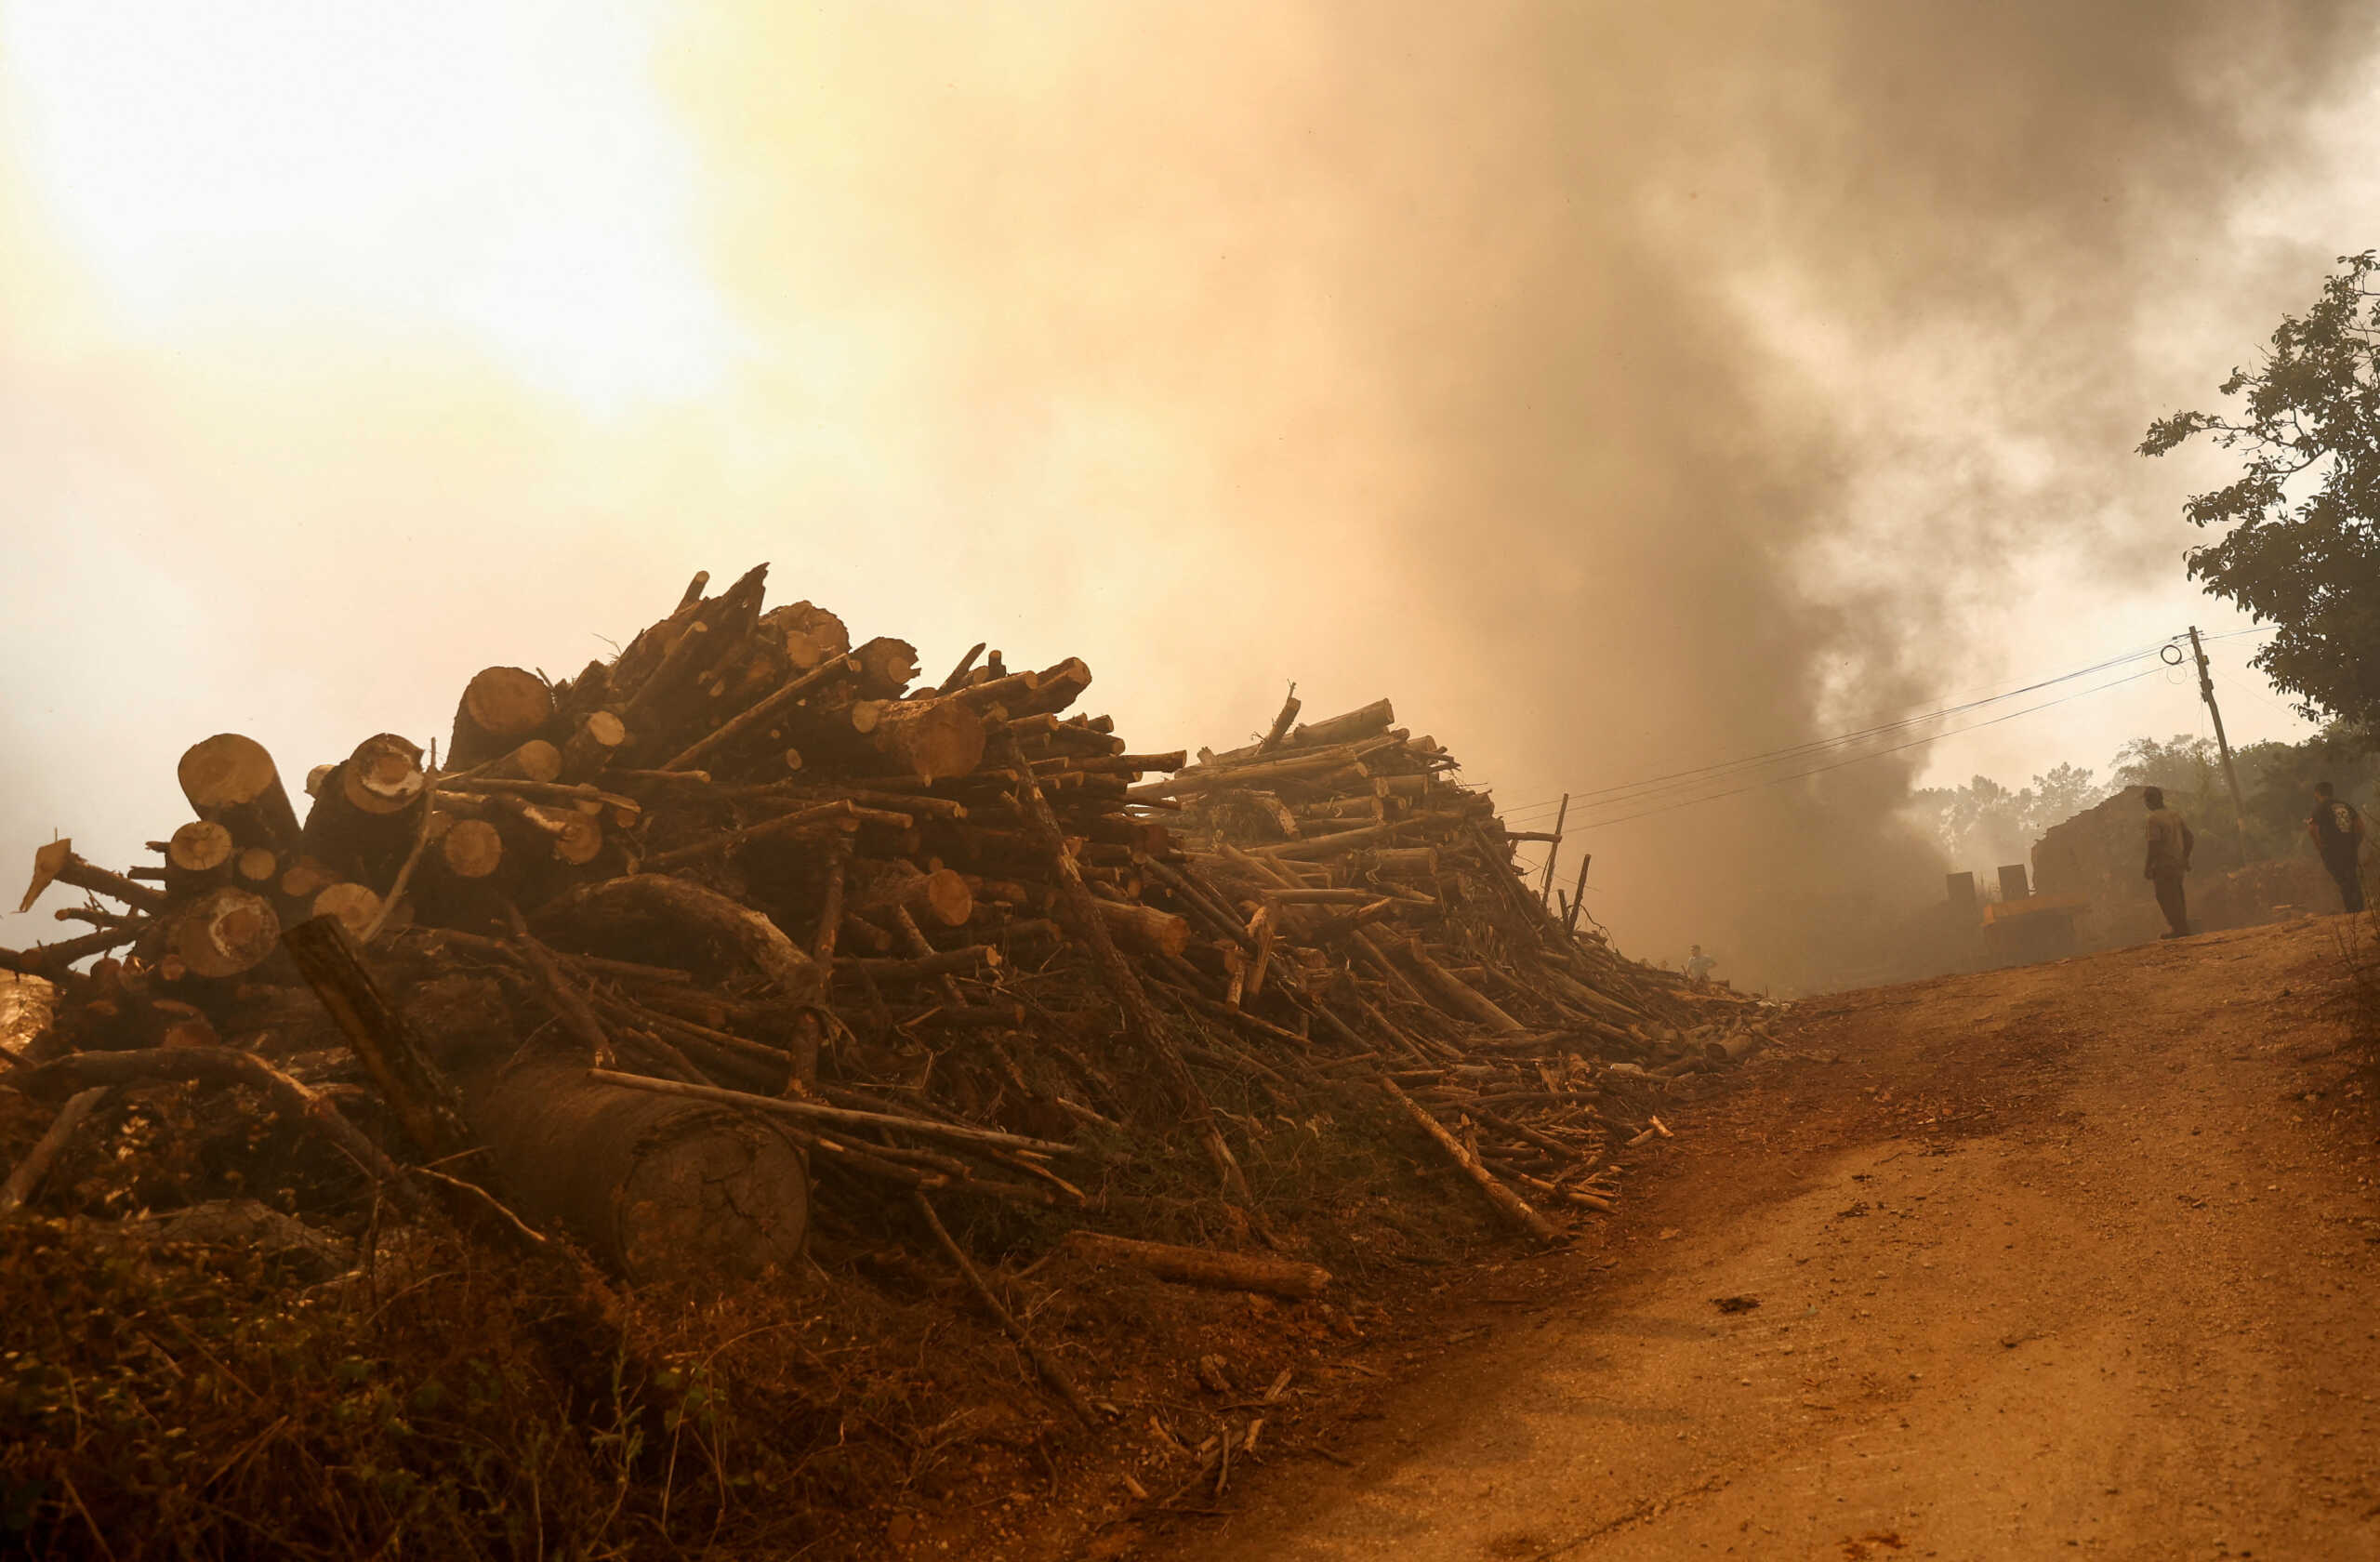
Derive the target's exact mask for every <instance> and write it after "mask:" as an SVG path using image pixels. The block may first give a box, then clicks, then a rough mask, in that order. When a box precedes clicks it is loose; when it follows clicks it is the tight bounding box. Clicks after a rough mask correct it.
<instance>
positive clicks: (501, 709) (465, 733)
mask: <svg viewBox="0 0 2380 1562" xmlns="http://www.w3.org/2000/svg"><path fill="white" fill-rule="evenodd" d="M553 716H554V696H553V691H552V690H550V689H549V688H547V687H546V681H545V680H544V679H542V678H539V677H538V676H537V675H536V673H534V672H530V671H528V670H527V669H526V668H515V667H492V668H481V669H480V670H479V671H478V672H477V673H475V674H473V675H472V677H471V681H470V682H469V683H467V684H465V685H464V686H463V703H462V707H461V708H459V709H458V710H456V712H455V737H454V742H453V743H452V744H451V745H450V746H449V749H448V752H447V756H446V762H447V763H448V764H450V765H469V764H477V763H479V762H480V761H482V760H484V759H490V758H493V757H494V756H495V755H496V754H500V753H503V752H504V751H505V750H506V749H508V748H512V747H513V746H514V745H516V744H518V743H519V742H520V741H521V740H522V738H525V737H527V736H529V735H531V734H532V733H535V732H536V731H537V729H538V728H540V727H542V726H544V725H545V724H546V723H547V722H549V721H552V720H553ZM474 750H477V752H476V753H474Z"/></svg>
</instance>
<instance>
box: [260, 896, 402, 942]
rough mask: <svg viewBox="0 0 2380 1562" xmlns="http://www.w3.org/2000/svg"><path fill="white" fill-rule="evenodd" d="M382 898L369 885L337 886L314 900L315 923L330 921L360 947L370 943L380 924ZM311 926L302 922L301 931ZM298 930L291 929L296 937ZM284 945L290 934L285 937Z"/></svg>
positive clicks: (299, 925)
mask: <svg viewBox="0 0 2380 1562" xmlns="http://www.w3.org/2000/svg"><path fill="white" fill-rule="evenodd" d="M380 912H381V901H380V897H379V896H378V895H377V894H375V893H374V892H373V890H372V889H371V887H370V886H369V885H366V884H333V885H331V886H329V887H328V888H326V889H324V891H323V892H322V893H321V894H317V895H316V896H314V905H313V918H312V919H311V920H330V921H335V922H337V924H338V925H339V926H340V927H342V928H344V929H345V930H346V931H347V935H348V936H349V937H350V938H351V939H354V940H355V941H356V942H357V943H359V944H360V943H363V942H364V941H365V940H367V939H369V938H370V937H371V935H372V933H374V932H375V931H376V930H377V927H378V925H379V921H380ZM307 925H309V923H307V922H300V923H299V924H298V927H304V926H307ZM297 931H298V929H297V928H291V929H290V930H289V933H296V932H297ZM283 937H284V942H285V941H286V939H287V937H288V934H286V933H285V934H284V935H283Z"/></svg>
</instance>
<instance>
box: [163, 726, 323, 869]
mask: <svg viewBox="0 0 2380 1562" xmlns="http://www.w3.org/2000/svg"><path fill="white" fill-rule="evenodd" d="M176 775H177V776H178V778H179V780H180V782H181V787H182V796H183V797H185V798H187V799H189V800H190V806H191V811H192V813H194V814H197V815H198V816H199V817H200V818H202V819H209V820H212V821H214V822H215V823H217V824H218V825H223V826H225V827H229V828H230V830H231V838H232V839H233V840H235V841H238V842H239V843H240V844H241V845H243V846H262V847H265V848H267V849H269V850H271V851H273V852H276V853H285V852H288V851H290V850H292V849H294V848H295V847H296V846H297V844H298V814H297V811H296V810H294V809H292V808H291V807H290V806H289V794H288V793H287V792H286V791H284V790H283V789H282V785H281V772H280V771H279V770H277V769H275V768H274V766H273V762H272V756H271V754H269V753H267V752H265V748H264V745H262V744H260V743H258V742H257V741H256V739H254V738H252V737H244V736H242V735H240V734H238V733H218V734H216V735H214V736H213V737H210V738H208V739H206V740H205V742H203V743H197V744H193V745H192V746H191V747H190V748H188V749H186V750H184V752H183V754H182V758H181V763H180V764H179V766H177V767H176Z"/></svg>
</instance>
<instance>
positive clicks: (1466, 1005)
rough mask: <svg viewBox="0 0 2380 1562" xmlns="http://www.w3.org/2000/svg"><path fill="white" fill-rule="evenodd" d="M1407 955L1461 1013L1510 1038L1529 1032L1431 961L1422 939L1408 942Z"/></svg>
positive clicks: (1412, 939)
mask: <svg viewBox="0 0 2380 1562" xmlns="http://www.w3.org/2000/svg"><path fill="white" fill-rule="evenodd" d="M1405 953H1406V956H1407V958H1408V959H1409V960H1412V962H1413V964H1414V966H1415V967H1416V968H1417V969H1418V970H1420V972H1421V974H1422V975H1424V976H1426V977H1427V978H1429V981H1430V984H1431V986H1434V987H1435V988H1436V989H1437V990H1438V992H1439V993H1440V994H1442V995H1443V996H1444V997H1445V998H1446V999H1448V1001H1449V1002H1451V1003H1452V1004H1453V1005H1454V1006H1455V1007H1456V1009H1458V1010H1460V1011H1461V1013H1465V1014H1468V1015H1470V1016H1471V1017H1472V1018H1473V1019H1474V1020H1477V1021H1479V1022H1480V1023H1481V1024H1482V1025H1485V1026H1488V1027H1489V1028H1490V1029H1493V1030H1500V1031H1502V1032H1503V1033H1504V1034H1506V1035H1507V1036H1514V1035H1518V1034H1520V1033H1521V1032H1523V1031H1525V1030H1527V1028H1528V1027H1527V1026H1524V1025H1523V1024H1521V1023H1520V1022H1519V1021H1518V1020H1516V1019H1514V1018H1513V1017H1512V1016H1511V1015H1510V1014H1507V1013H1504V1011H1503V1010H1501V1009H1500V1008H1498V1007H1497V1006H1496V1004H1495V1003H1494V1002H1493V1001H1491V1000H1490V999H1488V996H1487V995H1486V994H1484V993H1482V992H1480V991H1479V990H1478V989H1477V988H1476V987H1474V986H1470V985H1469V984H1468V983H1466V982H1464V981H1463V980H1462V978H1461V977H1460V976H1457V975H1456V974H1455V973H1453V972H1451V971H1448V969H1447V968H1446V967H1445V966H1442V965H1440V964H1439V963H1438V962H1437V961H1436V960H1433V959H1431V958H1430V951H1429V950H1427V949H1425V948H1423V947H1422V946H1421V940H1420V939H1418V938H1408V939H1407V940H1406V941H1405Z"/></svg>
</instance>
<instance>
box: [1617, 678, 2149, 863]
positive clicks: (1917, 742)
mask: <svg viewBox="0 0 2380 1562" xmlns="http://www.w3.org/2000/svg"><path fill="white" fill-rule="evenodd" d="M2156 670H2157V669H2156V668H2142V669H2141V670H2140V671H2138V672H2134V673H2127V674H2125V675H2124V676H2123V677H2122V678H2116V679H2110V680H2109V682H2105V683H2100V684H2096V685H2094V686H2093V687H2091V688H2088V689H2078V690H2076V691H2075V692H2074V693H2072V694H2070V695H2059V696H2058V697H2057V698H2056V699H2054V700H2043V702H2042V703H2041V704H2039V705H2033V706H2028V707H2026V708H2024V709H2022V710H2011V711H2009V712H2008V713H2007V714H2006V715H2004V716H1994V717H1991V718H1990V720H1988V721H1973V722H1970V723H1968V724H1967V725H1965V726H1964V727H1954V728H1952V729H1951V730H1950V732H1947V733H1929V734H1928V735H1925V736H1924V737H1916V738H1911V739H1910V740H1909V741H1908V742H1906V743H1899V744H1895V745H1894V746H1893V747H1891V748H1879V749H1876V750H1874V751H1873V752H1871V753H1866V754H1854V755H1853V756H1851V758H1849V759H1847V760H1837V761H1834V762H1833V763H1831V764H1822V765H1816V766H1813V767H1812V768H1810V769H1808V770H1797V771H1794V772H1792V774H1786V775H1773V776H1769V777H1768V778H1766V779H1765V780H1761V781H1754V782H1751V783H1749V784H1747V785H1745V786H1741V787H1733V788H1728V789H1727V790H1726V791H1722V792H1710V793H1706V794H1703V795H1700V796H1697V797H1688V798H1680V799H1678V800H1677V801H1674V802H1668V803H1663V804H1662V805H1661V806H1660V807H1659V808H1646V809H1643V810H1640V811H1639V812H1637V813H1634V814H1621V815H1620V816H1619V817H1618V818H1611V819H1594V820H1591V821H1589V822H1588V823H1586V824H1584V825H1581V826H1580V828H1581V829H1600V828H1602V827H1605V826H1607V825H1624V824H1626V823H1627V822H1628V821H1629V820H1631V819H1645V818H1650V817H1651V816H1652V815H1654V814H1667V813H1671V812H1673V810H1676V809H1680V808H1691V807H1693V806H1695V805H1696V804H1697V803H1704V802H1716V801H1719V800H1720V799H1721V798H1731V797H1739V796H1740V795H1742V794H1743V793H1745V792H1756V791H1759V790H1760V789H1761V788H1765V787H1776V786H1781V785H1783V784H1784V783H1785V782H1788V781H1798V780H1801V779H1802V778H1803V777H1805V776H1810V775H1820V774H1825V773H1826V772H1828V771H1830V770H1841V769H1843V768H1844V767H1845V765H1855V764H1859V763H1862V762H1864V761H1869V760H1880V759H1883V758H1884V756H1885V755H1887V754H1897V753H1899V752H1900V751H1901V750H1902V749H1904V748H1919V747H1921V746H1922V745H1924V744H1928V743H1932V742H1934V741H1935V740H1936V739H1937V738H1943V737H1951V736H1955V735H1958V734H1959V733H1965V732H1974V731H1977V729H1978V728H1982V727H1994V726H1998V725H1999V724H2000V723H2001V722H2003V721H2015V720H2016V718H2017V717H2019V716H2030V715H2031V714H2033V712H2035V711H2037V710H2047V709H2048V708H2050V707H2052V706H2054V705H2064V704H2066V703H2067V702H2068V701H2069V700H2077V699H2081V698H2082V697H2083V695H2096V694H2098V693H2100V692H2102V691H2103V690H2107V689H2114V688H2119V687H2121V686H2122V685H2123V684H2126V683H2133V682H2138V681H2139V680H2141V679H2143V678H2146V677H2148V676H2149V674H2150V673H2152V672H2154V671H2156ZM1616 806H1624V805H1616Z"/></svg>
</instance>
